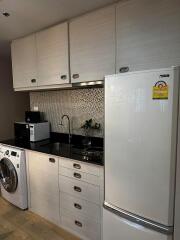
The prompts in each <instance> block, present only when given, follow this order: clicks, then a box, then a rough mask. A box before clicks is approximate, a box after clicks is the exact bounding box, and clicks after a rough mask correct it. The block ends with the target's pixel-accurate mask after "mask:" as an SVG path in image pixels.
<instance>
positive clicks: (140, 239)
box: [103, 209, 173, 240]
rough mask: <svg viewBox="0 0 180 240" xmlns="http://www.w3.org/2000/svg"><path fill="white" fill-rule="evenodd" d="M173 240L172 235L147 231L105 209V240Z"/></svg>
mask: <svg viewBox="0 0 180 240" xmlns="http://www.w3.org/2000/svg"><path fill="white" fill-rule="evenodd" d="M109 239H113V240H120V239H123V240H172V239H173V238H172V235H165V234H162V233H159V232H156V231H154V230H150V229H147V228H145V227H143V226H141V225H138V224H137V223H133V222H131V221H128V220H126V219H124V218H121V217H119V216H117V215H115V214H113V213H112V212H110V211H108V210H106V209H103V240H109Z"/></svg>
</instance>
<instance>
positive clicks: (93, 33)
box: [69, 5, 115, 83]
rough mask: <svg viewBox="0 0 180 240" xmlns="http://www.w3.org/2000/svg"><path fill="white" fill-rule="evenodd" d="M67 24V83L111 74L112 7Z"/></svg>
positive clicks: (101, 78)
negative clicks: (68, 54) (68, 60)
mask: <svg viewBox="0 0 180 240" xmlns="http://www.w3.org/2000/svg"><path fill="white" fill-rule="evenodd" d="M69 27H70V63H71V82H72V83H73V82H82V81H93V80H103V79H104V76H105V75H109V74H113V73H115V6H114V5H113V6H110V7H106V8H103V9H100V10H97V11H94V12H92V13H89V14H86V15H84V16H82V17H79V18H76V19H73V20H72V21H71V22H70V26H69Z"/></svg>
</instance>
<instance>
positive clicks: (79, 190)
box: [74, 186, 82, 192]
mask: <svg viewBox="0 0 180 240" xmlns="http://www.w3.org/2000/svg"><path fill="white" fill-rule="evenodd" d="M74 191H76V192H82V189H81V188H80V187H77V186H74Z"/></svg>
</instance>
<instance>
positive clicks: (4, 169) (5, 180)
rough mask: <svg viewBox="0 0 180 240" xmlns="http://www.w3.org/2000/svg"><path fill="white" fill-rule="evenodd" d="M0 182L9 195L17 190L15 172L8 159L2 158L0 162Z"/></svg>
mask: <svg viewBox="0 0 180 240" xmlns="http://www.w3.org/2000/svg"><path fill="white" fill-rule="evenodd" d="M0 182H1V184H2V186H3V187H4V189H5V190H6V191H7V192H9V193H13V192H15V191H16V189H17V185H18V177H17V172H16V169H15V167H14V165H13V164H12V162H11V161H10V160H9V159H8V158H2V159H1V160H0Z"/></svg>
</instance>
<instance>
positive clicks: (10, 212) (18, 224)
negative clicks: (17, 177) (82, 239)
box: [0, 197, 79, 240]
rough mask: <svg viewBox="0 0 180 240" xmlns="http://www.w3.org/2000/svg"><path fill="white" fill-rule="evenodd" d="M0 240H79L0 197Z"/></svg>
mask: <svg viewBox="0 0 180 240" xmlns="http://www.w3.org/2000/svg"><path fill="white" fill-rule="evenodd" d="M0 240H79V239H78V238H76V237H74V236H72V235H71V234H69V233H67V232H66V231H64V230H63V229H61V228H59V227H57V226H55V225H54V224H51V223H49V222H47V221H46V220H45V219H43V218H41V217H40V216H38V215H36V214H33V213H31V212H29V211H22V210H20V209H18V208H16V207H14V206H13V205H11V204H9V203H8V202H6V201H5V200H4V199H2V198H1V197H0Z"/></svg>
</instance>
